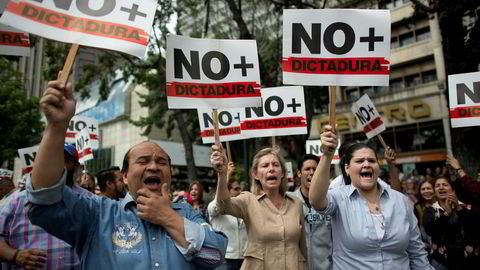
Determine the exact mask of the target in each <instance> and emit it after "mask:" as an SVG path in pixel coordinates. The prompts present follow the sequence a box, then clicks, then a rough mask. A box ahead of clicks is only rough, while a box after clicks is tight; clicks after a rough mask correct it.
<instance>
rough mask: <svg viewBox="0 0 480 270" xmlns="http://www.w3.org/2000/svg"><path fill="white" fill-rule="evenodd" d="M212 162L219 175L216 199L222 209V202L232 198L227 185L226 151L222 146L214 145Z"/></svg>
mask: <svg viewBox="0 0 480 270" xmlns="http://www.w3.org/2000/svg"><path fill="white" fill-rule="evenodd" d="M210 162H211V163H212V165H213V168H215V170H216V171H217V174H218V181H217V194H216V199H217V202H220V203H218V204H217V205H218V206H219V207H221V205H222V203H221V202H224V201H225V200H227V199H228V198H230V192H229V191H228V183H227V181H228V176H227V157H226V156H225V151H224V149H223V147H222V146H221V145H218V146H217V145H212V155H211V157H210ZM220 212H222V211H220Z"/></svg>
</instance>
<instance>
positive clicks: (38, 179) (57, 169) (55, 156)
mask: <svg viewBox="0 0 480 270" xmlns="http://www.w3.org/2000/svg"><path fill="white" fill-rule="evenodd" d="M59 76H60V75H59ZM75 104H76V102H75V100H74V99H73V96H72V86H71V85H70V84H68V85H67V86H66V87H65V86H64V85H62V84H61V83H60V81H50V82H48V87H47V89H46V90H45V92H44V94H43V96H42V98H41V99H40V109H41V110H42V112H43V113H44V114H45V117H46V118H47V126H46V128H45V132H44V134H43V137H42V141H41V142H40V146H39V149H38V153H37V156H36V158H35V162H34V164H33V171H32V186H33V188H34V189H39V188H45V187H50V186H52V185H54V184H55V183H57V181H58V180H59V179H60V178H61V176H62V173H63V168H64V165H65V164H64V159H63V144H64V141H65V131H66V130H67V127H68V123H69V122H70V119H71V118H72V117H73V115H74V114H75Z"/></svg>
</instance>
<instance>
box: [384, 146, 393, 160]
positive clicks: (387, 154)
mask: <svg viewBox="0 0 480 270" xmlns="http://www.w3.org/2000/svg"><path fill="white" fill-rule="evenodd" d="M384 155H385V159H386V160H387V162H388V163H391V164H395V158H396V157H395V150H393V149H392V148H390V146H387V148H385V152H384Z"/></svg>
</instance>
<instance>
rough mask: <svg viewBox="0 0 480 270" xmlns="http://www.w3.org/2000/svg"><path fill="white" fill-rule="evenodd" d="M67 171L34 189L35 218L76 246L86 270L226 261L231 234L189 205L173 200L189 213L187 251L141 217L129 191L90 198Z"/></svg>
mask: <svg viewBox="0 0 480 270" xmlns="http://www.w3.org/2000/svg"><path fill="white" fill-rule="evenodd" d="M65 178H66V173H64V175H63V177H62V180H61V181H59V182H58V183H57V184H56V185H54V186H52V187H49V188H44V189H36V190H33V188H32V185H31V182H28V183H27V192H28V199H29V201H30V202H31V203H32V204H33V206H32V207H31V209H30V211H29V213H28V216H29V218H30V221H31V222H32V223H33V224H35V225H38V226H40V227H42V228H44V229H45V230H46V231H47V232H48V233H50V234H52V235H54V236H56V237H58V238H60V239H62V240H64V241H65V242H67V243H69V244H70V245H71V246H73V247H75V249H76V251H77V253H78V255H79V257H80V259H81V267H82V269H101V270H108V269H142V270H143V269H201V268H215V267H216V266H218V265H219V264H221V263H222V261H223V258H224V256H225V251H226V248H227V238H226V237H225V236H224V235H223V234H222V233H218V232H215V231H213V230H212V228H211V227H210V226H209V225H208V224H207V223H205V221H204V220H203V218H202V217H201V216H200V215H199V214H197V213H196V212H195V211H193V209H192V207H191V206H190V205H185V204H173V205H172V208H173V209H174V210H175V211H176V212H177V213H178V214H179V215H181V216H183V217H184V229H185V239H186V240H187V241H188V242H189V247H188V248H187V249H185V248H182V247H180V246H179V245H177V244H176V242H175V241H174V240H173V239H172V238H171V237H170V236H169V235H168V233H167V232H166V230H165V229H163V228H162V227H161V226H158V225H154V224H151V223H149V222H147V221H145V220H142V219H140V218H139V217H138V216H137V215H136V203H135V201H134V200H133V199H132V197H131V196H130V195H127V196H126V197H125V198H124V199H123V200H122V201H114V200H111V199H109V198H106V197H97V198H87V197H85V196H79V195H76V194H75V193H73V192H72V191H71V190H70V189H69V188H66V187H65V184H64V183H65Z"/></svg>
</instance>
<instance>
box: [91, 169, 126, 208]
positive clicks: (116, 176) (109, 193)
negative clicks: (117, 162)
mask: <svg viewBox="0 0 480 270" xmlns="http://www.w3.org/2000/svg"><path fill="white" fill-rule="evenodd" d="M97 182H98V187H99V188H100V194H99V195H100V196H105V197H108V198H110V199H113V200H116V201H118V200H120V199H123V198H125V195H127V185H126V184H125V182H123V175H122V172H121V171H120V168H119V167H118V166H113V167H110V168H107V169H104V170H101V171H99V172H98V173H97Z"/></svg>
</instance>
